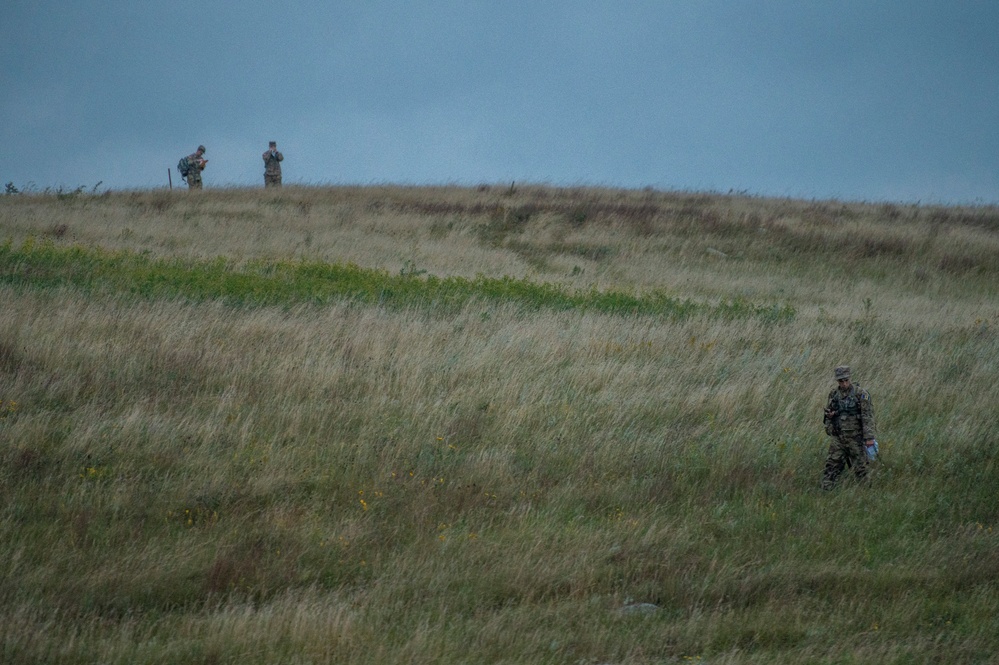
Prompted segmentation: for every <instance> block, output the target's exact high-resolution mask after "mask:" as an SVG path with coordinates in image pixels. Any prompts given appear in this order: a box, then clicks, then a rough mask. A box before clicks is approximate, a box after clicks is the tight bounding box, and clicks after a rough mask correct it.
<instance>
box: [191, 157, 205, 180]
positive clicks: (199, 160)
mask: <svg viewBox="0 0 999 665" xmlns="http://www.w3.org/2000/svg"><path fill="white" fill-rule="evenodd" d="M187 168H189V169H190V170H189V171H188V172H187V174H188V175H195V176H197V175H201V172H202V171H204V170H205V157H204V155H199V154H198V153H197V152H192V153H191V154H190V155H188V156H187Z"/></svg>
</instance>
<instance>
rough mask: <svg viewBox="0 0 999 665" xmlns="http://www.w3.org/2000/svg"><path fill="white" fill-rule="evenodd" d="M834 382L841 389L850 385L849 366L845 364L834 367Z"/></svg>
mask: <svg viewBox="0 0 999 665" xmlns="http://www.w3.org/2000/svg"><path fill="white" fill-rule="evenodd" d="M835 374H836V383H838V384H839V387H840V388H842V389H844V390H845V389H847V388H849V387H850V368H849V367H847V366H846V365H840V366H839V367H837V368H836V371H835Z"/></svg>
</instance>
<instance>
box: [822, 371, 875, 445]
mask: <svg viewBox="0 0 999 665" xmlns="http://www.w3.org/2000/svg"><path fill="white" fill-rule="evenodd" d="M830 414H832V415H830ZM822 422H823V424H824V425H825V428H826V434H829V435H830V436H856V435H858V434H862V435H863V439H864V440H865V441H869V440H870V439H875V438H877V424H876V423H875V421H874V407H873V406H872V405H871V396H870V395H869V394H868V393H867V391H866V390H864V389H863V388H861V387H860V386H859V385H857V384H856V383H854V384H851V385H850V387H849V388H848V389H847V390H845V391H843V390H840V389H839V388H833V389H832V391H831V392H830V393H829V399H828V401H827V402H826V410H825V412H824V417H823V420H822Z"/></svg>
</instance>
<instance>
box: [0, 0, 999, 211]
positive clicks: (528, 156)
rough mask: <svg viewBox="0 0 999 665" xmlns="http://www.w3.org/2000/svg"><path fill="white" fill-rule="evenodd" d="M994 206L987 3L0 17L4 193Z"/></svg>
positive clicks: (500, 2)
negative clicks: (350, 187) (275, 177)
mask: <svg viewBox="0 0 999 665" xmlns="http://www.w3.org/2000/svg"><path fill="white" fill-rule="evenodd" d="M268 140H276V141H277V142H278V147H279V149H281V150H282V151H283V152H284V155H285V161H284V180H285V183H286V184H287V183H300V184H369V183H406V184H452V183H453V184H479V183H500V182H504V183H508V182H510V181H514V180H515V181H517V182H524V183H526V182H537V183H548V184H552V185H599V186H623V187H629V188H642V187H647V186H651V187H655V188H660V189H671V190H672V189H682V190H708V191H716V192H728V191H729V190H736V191H744V192H748V193H750V194H759V195H767V196H771V195H773V196H790V197H802V198H821V199H829V198H832V199H841V200H867V201H906V202H908V201H913V202H914V201H922V202H924V203H927V202H943V203H979V204H980V203H996V202H999V2H996V1H995V0H940V1H930V0H903V1H900V0H886V1H884V2H878V1H875V0H863V1H854V0H835V1H824V0H823V1H814V2H812V1H809V0H774V1H771V2H756V1H752V0H745V1H741V0H684V1H679V0H678V1H670V0H607V1H597V0H531V1H527V0H525V1H520V0H509V1H508V0H489V1H481V2H480V1H477V0H454V1H445V0H440V1H434V0H425V1H419V0H411V1H407V0H391V1H389V0H363V1H350V2H346V1H340V0H324V1H308V2H306V1H303V2H296V1H294V0H284V1H282V2H275V1H274V0H240V1H239V2H222V1H219V0H199V1H197V2H192V1H189V0H168V1H166V2H143V1H136V0H105V1H103V2H98V1H96V0H60V1H59V2H55V1H52V0H7V1H6V2H4V8H3V9H2V10H0V141H2V143H0V145H2V146H3V155H4V159H3V161H2V165H0V183H5V182H8V181H13V182H14V183H15V185H16V186H18V187H22V188H23V187H25V186H29V185H33V186H34V187H35V188H38V189H42V188H44V187H58V186H64V187H72V188H75V187H76V186H79V185H85V186H87V187H88V188H89V187H92V186H93V185H95V184H96V183H97V182H98V181H101V182H102V183H103V184H102V185H101V189H102V190H103V189H106V188H110V189H114V190H119V189H137V188H142V189H145V188H153V187H165V186H167V170H168V169H171V168H172V169H174V171H173V179H174V185H175V186H176V185H177V184H178V183H177V181H178V179H179V176H178V174H177V173H176V169H175V166H176V164H177V160H178V159H180V157H182V156H183V155H186V154H188V153H190V152H192V151H193V150H194V149H195V148H196V147H197V145H198V144H199V143H204V144H205V146H207V148H208V152H207V154H206V157H207V158H209V160H210V163H209V165H208V169H207V170H206V171H205V174H204V180H205V186H206V187H223V186H240V187H242V186H262V184H263V161H262V160H261V157H260V156H261V153H262V152H263V151H264V150H265V149H266V148H267V142H268Z"/></svg>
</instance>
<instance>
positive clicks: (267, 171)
mask: <svg viewBox="0 0 999 665" xmlns="http://www.w3.org/2000/svg"><path fill="white" fill-rule="evenodd" d="M282 161H284V155H282V154H281V153H280V152H278V149H277V141H271V142H270V144H269V147H268V148H267V152H265V153H264V187H280V186H281V162H282Z"/></svg>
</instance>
